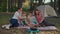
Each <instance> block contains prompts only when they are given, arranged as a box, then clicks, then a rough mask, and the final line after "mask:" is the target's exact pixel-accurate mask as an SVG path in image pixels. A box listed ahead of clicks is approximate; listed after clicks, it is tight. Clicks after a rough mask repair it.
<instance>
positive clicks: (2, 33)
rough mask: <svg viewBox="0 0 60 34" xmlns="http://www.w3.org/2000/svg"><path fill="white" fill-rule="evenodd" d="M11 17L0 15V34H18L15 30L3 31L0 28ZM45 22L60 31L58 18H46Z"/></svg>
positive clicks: (7, 22) (5, 14)
mask: <svg viewBox="0 0 60 34" xmlns="http://www.w3.org/2000/svg"><path fill="white" fill-rule="evenodd" d="M12 16H13V14H7V13H0V34H18V32H19V30H17V29H13V28H12V29H10V30H5V29H2V28H1V26H2V25H4V24H9V19H10V18H12ZM46 21H47V22H49V23H52V24H55V26H56V27H57V28H58V29H59V30H60V17H58V18H56V17H55V18H54V17H52V18H46Z"/></svg>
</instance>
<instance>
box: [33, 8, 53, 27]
mask: <svg viewBox="0 0 60 34" xmlns="http://www.w3.org/2000/svg"><path fill="white" fill-rule="evenodd" d="M34 15H35V18H36V20H37V22H38V23H39V25H40V26H54V25H53V24H50V23H47V22H46V21H45V19H44V15H43V14H42V13H41V12H40V11H39V10H38V9H36V10H35V11H34Z"/></svg>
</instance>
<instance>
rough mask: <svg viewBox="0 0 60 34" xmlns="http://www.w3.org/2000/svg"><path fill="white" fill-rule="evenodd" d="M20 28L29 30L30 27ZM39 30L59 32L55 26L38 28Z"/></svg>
mask: <svg viewBox="0 0 60 34" xmlns="http://www.w3.org/2000/svg"><path fill="white" fill-rule="evenodd" d="M18 28H27V29H29V28H30V27H28V26H20V27H18ZM37 29H38V30H57V28H56V27H55V26H46V27H37Z"/></svg>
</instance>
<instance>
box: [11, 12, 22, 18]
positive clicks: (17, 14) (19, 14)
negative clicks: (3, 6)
mask: <svg viewBox="0 0 60 34" xmlns="http://www.w3.org/2000/svg"><path fill="white" fill-rule="evenodd" d="M17 16H19V17H20V18H21V16H22V12H21V13H19V12H18V11H16V12H15V14H14V16H13V17H12V18H13V19H18V18H17Z"/></svg>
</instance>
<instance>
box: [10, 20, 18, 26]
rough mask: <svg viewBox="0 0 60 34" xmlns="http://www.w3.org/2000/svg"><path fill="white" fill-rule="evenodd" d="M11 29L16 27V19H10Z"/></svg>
mask: <svg viewBox="0 0 60 34" xmlns="http://www.w3.org/2000/svg"><path fill="white" fill-rule="evenodd" d="M10 24H11V27H18V26H19V23H18V20H17V19H10Z"/></svg>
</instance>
